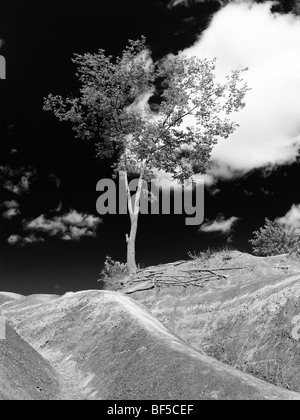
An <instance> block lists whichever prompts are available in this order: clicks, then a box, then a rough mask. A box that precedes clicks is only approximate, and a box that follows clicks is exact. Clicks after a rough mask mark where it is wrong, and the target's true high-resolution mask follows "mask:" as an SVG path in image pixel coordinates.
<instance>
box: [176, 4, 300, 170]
mask: <svg viewBox="0 0 300 420" xmlns="http://www.w3.org/2000/svg"><path fill="white" fill-rule="evenodd" d="M270 8H271V3H270V2H268V3H264V4H252V3H250V2H243V3H230V4H228V5H227V6H226V7H224V8H222V9H221V10H220V11H219V12H217V13H216V14H215V16H214V17H213V19H212V21H211V23H210V25H209V27H208V29H207V30H206V31H204V32H203V33H202V35H201V37H200V39H199V40H198V42H197V43H196V44H195V45H194V46H193V47H191V48H189V49H187V50H185V51H184V52H183V53H184V54H185V55H188V56H191V55H197V56H198V57H202V58H204V57H206V58H209V59H211V58H214V57H216V58H217V63H216V66H217V77H218V78H219V79H220V80H221V79H222V80H223V77H224V76H225V75H226V74H228V73H230V71H231V70H232V69H241V68H244V67H249V70H248V72H246V73H243V78H244V80H246V81H247V82H248V85H249V87H250V88H252V90H251V91H249V92H248V93H247V95H246V99H245V102H246V107H245V108H244V109H243V110H242V111H240V112H239V113H237V114H235V115H234V114H233V117H232V118H233V119H234V120H235V121H236V122H238V124H239V125H240V127H239V128H238V129H237V130H236V132H235V133H234V134H233V135H231V136H230V138H229V139H227V140H220V142H219V144H218V145H217V146H216V147H215V148H214V150H213V154H212V158H213V159H214V160H215V162H216V163H217V167H216V168H215V169H213V170H212V173H213V174H214V175H215V176H217V177H225V178H230V177H232V176H235V175H236V173H235V171H241V172H240V174H241V173H246V172H247V171H250V170H252V169H254V168H259V167H262V166H265V165H272V164H276V163H279V164H283V163H292V162H293V161H294V160H295V158H296V156H297V155H298V148H299V147H300V127H299V115H300V51H299V45H300V17H299V16H294V15H292V14H286V15H276V14H272V13H271V12H270ZM240 174H239V175H240Z"/></svg>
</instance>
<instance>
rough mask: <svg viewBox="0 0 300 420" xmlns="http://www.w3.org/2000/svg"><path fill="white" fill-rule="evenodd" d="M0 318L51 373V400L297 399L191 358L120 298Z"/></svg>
mask: <svg viewBox="0 0 300 420" xmlns="http://www.w3.org/2000/svg"><path fill="white" fill-rule="evenodd" d="M2 310H3V312H4V313H5V315H6V317H7V318H8V319H9V323H10V324H11V325H12V326H13V327H14V328H15V329H16V331H17V332H18V333H19V334H20V335H21V336H22V339H23V342H25V341H26V342H27V343H26V344H24V346H25V345H26V346H27V345H30V346H31V347H30V349H32V351H34V350H33V349H35V350H36V351H37V352H38V353H39V355H40V357H41V358H42V360H43V361H45V363H46V364H47V366H48V365H49V366H51V369H53V371H54V372H55V376H56V377H57V381H58V385H57V387H56V389H57V390H58V395H56V396H55V395H54V394H53V395H52V397H53V398H56V399H162V400H168V399H174V400H176V399H177V400H178V399H196V400H201V399H208V400H209V399H220V400H221V399H268V400H269V399H300V394H295V393H292V392H288V391H285V390H283V389H280V388H278V387H276V386H273V385H270V384H268V383H267V382H264V381H261V380H259V379H257V378H254V377H253V376H251V375H247V374H244V373H242V372H239V371H237V370H236V369H234V368H232V367H230V366H226V365H225V364H223V363H221V362H219V361H217V360H215V359H213V358H211V357H208V356H207V355H205V354H204V353H203V352H200V351H196V350H195V349H193V348H192V347H190V346H189V345H187V344H186V343H185V342H184V341H183V340H182V339H181V338H179V337H178V336H176V335H175V334H174V333H173V332H172V331H171V330H170V329H167V328H166V327H165V326H164V325H162V323H160V322H159V321H158V320H157V319H156V318H155V317H154V316H152V315H151V314H150V313H149V312H148V311H147V310H145V308H144V307H143V306H141V305H140V304H138V303H135V302H134V301H133V300H132V299H131V298H129V297H127V296H124V295H123V294H121V293H116V292H109V291H85V292H79V293H75V294H72V293H71V294H67V295H65V296H64V297H61V298H54V299H48V300H46V299H43V302H40V303H36V301H35V302H32V299H31V303H30V304H28V302H27V304H26V298H24V299H19V300H15V301H14V302H12V303H11V304H9V305H8V304H5V305H3V306H2ZM24 340H25V341H24ZM9 345H10V342H9V341H8V342H7V343H6V344H5V346H9ZM20 351H21V350H20ZM21 356H22V357H23V353H21ZM4 357H6V358H7V355H6V356H5V355H4ZM4 363H5V359H4ZM24 363H25V366H27V359H26V358H24ZM12 369H14V367H12ZM1 372H2V371H1ZM25 377H27V378H28V380H29V381H30V383H32V380H31V377H30V376H28V375H27V374H26V372H25ZM6 381H7V379H5V378H2V382H3V383H4V384H5V383H6ZM49 392H50V391H49ZM3 395H4V397H5V394H1V395H0V398H1V397H2V398H3ZM18 397H20V398H21V397H22V395H21V396H20V395H15V398H16V399H18ZM32 399H39V396H36V395H32Z"/></svg>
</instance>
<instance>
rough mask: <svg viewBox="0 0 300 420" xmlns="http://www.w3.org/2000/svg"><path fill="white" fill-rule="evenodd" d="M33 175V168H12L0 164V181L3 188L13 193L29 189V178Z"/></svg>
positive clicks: (20, 192)
mask: <svg viewBox="0 0 300 420" xmlns="http://www.w3.org/2000/svg"><path fill="white" fill-rule="evenodd" d="M34 175H35V170H34V169H33V168H18V169H12V168H10V167H9V166H0V181H1V182H2V184H3V188H4V189H5V190H7V191H10V192H11V193H13V194H15V195H21V194H22V193H24V192H28V191H29V187H30V180H31V178H32V177H33V176H34Z"/></svg>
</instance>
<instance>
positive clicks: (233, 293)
mask: <svg viewBox="0 0 300 420" xmlns="http://www.w3.org/2000/svg"><path fill="white" fill-rule="evenodd" d="M197 267H198V268H201V269H203V268H205V267H207V268H210V269H211V270H213V269H215V268H218V267H219V268H220V267H222V268H223V270H222V271H220V272H221V273H223V274H226V278H217V279H216V278H211V279H208V280H206V281H205V282H202V284H201V282H200V283H198V286H199V287H190V286H189V287H186V288H183V287H174V286H173V287H166V286H163V287H156V290H154V289H152V290H148V291H147V292H136V293H133V294H131V295H130V296H132V297H133V298H135V299H137V300H138V301H140V302H142V303H143V304H144V305H145V306H146V307H147V308H148V309H150V311H151V313H152V314H153V315H154V316H155V317H157V318H158V319H159V320H160V321H161V322H162V323H163V324H164V325H166V326H167V327H168V328H170V329H172V331H174V332H175V333H176V334H178V335H179V336H180V337H182V338H183V339H184V340H185V341H186V342H187V343H189V344H190V345H191V346H193V347H195V348H198V349H201V350H202V351H204V352H205V353H206V354H208V355H210V356H212V357H214V358H216V359H218V360H220V361H222V362H225V363H226V364H229V365H231V366H233V367H235V368H238V369H239V370H241V371H244V372H247V373H251V374H253V375H255V376H257V377H260V378H263V379H265V380H267V381H268V382H270V383H273V384H276V385H279V386H282V387H285V388H286V389H290V390H293V391H297V392H300V341H299V340H300V266H299V263H298V262H296V261H294V260H291V259H289V258H287V257H286V256H281V257H268V258H260V257H254V256H251V255H248V254H243V253H241V252H238V251H233V252H229V253H228V252H226V253H220V254H216V255H214V256H212V257H211V258H208V259H206V260H203V259H202V260H199V261H190V262H187V263H185V264H183V265H180V266H178V267H173V268H172V269H170V266H167V267H166V269H165V273H167V272H168V273H169V274H170V275H171V277H172V276H176V275H177V276H178V275H179V274H180V272H181V274H182V273H183V270H194V269H196V268H197ZM226 267H227V268H228V270H227V269H226V270H224V268H226ZM230 268H232V269H230ZM180 270H181V271H180ZM220 272H219V273H220ZM193 273H195V272H193Z"/></svg>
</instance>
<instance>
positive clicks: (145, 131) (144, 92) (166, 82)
mask: <svg viewBox="0 0 300 420" xmlns="http://www.w3.org/2000/svg"><path fill="white" fill-rule="evenodd" d="M73 62H74V63H75V64H76V65H77V68H78V71H77V77H78V79H79V82H80V84H81V88H80V90H79V96H78V97H71V98H70V97H69V98H66V99H63V98H62V96H60V95H58V96H53V95H49V96H48V98H47V99H45V105H44V109H45V110H48V111H52V112H53V113H54V114H55V116H56V117H57V118H58V119H59V120H60V121H68V122H71V123H72V125H73V129H74V130H75V132H76V134H77V137H79V138H82V139H87V140H92V141H94V142H95V143H96V148H97V154H98V156H99V157H100V158H113V157H116V156H117V159H116V164H115V166H114V169H115V171H116V172H117V171H120V170H123V171H128V172H133V173H135V174H139V173H141V171H143V176H144V178H145V179H147V176H148V177H153V176H154V175H153V170H154V169H162V170H165V171H167V172H169V173H171V174H172V175H173V177H174V178H175V179H178V180H180V181H184V180H186V179H189V178H190V177H191V176H192V175H193V174H194V173H204V172H205V170H206V169H207V168H208V166H209V163H210V162H209V160H210V154H211V150H212V148H213V146H214V145H215V144H216V142H217V140H218V139H219V138H220V137H223V138H227V137H228V136H229V135H230V134H231V133H232V132H233V131H234V130H235V129H236V127H237V124H236V123H234V122H233V121H231V120H229V119H228V118H227V116H228V115H229V114H230V113H232V112H234V111H238V110H240V109H242V108H243V107H244V105H245V104H244V102H243V100H244V96H245V94H246V91H247V90H248V88H247V86H246V84H242V80H241V71H243V70H235V71H232V73H231V75H230V76H228V77H227V80H226V82H225V83H224V84H220V83H217V82H216V80H215V60H207V59H200V58H197V57H191V58H188V57H184V56H181V55H177V56H174V55H170V56H168V57H167V58H165V59H163V60H161V61H160V62H158V63H153V61H152V60H151V56H150V52H149V50H148V49H147V48H146V41H145V38H143V37H142V38H141V39H140V40H137V41H129V44H128V46H127V47H126V48H125V50H124V51H123V52H122V54H121V55H120V56H119V57H117V58H114V57H112V56H106V55H105V51H104V50H99V51H98V52H97V53H96V54H90V53H87V54H83V55H78V54H76V55H75V58H74V59H73ZM150 97H152V98H153V97H154V98H155V102H156V107H155V109H154V107H152V108H151V106H150V105H149V102H148V100H149V98H150Z"/></svg>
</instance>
